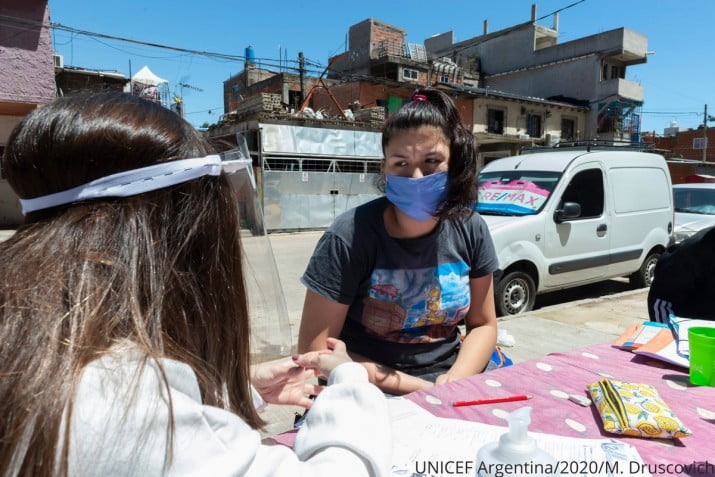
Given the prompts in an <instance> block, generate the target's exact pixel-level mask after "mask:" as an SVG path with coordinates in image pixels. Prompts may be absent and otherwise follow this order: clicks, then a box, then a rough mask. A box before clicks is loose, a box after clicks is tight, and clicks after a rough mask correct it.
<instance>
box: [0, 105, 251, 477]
mask: <svg viewBox="0 0 715 477" xmlns="http://www.w3.org/2000/svg"><path fill="white" fill-rule="evenodd" d="M211 152H212V150H211V147H210V146H209V144H208V143H207V142H206V140H204V138H203V137H202V136H201V135H200V134H199V133H198V132H197V131H196V130H195V129H194V128H193V127H192V126H191V125H189V124H188V123H187V122H186V121H184V120H183V119H181V118H180V117H179V116H178V115H176V114H175V113H173V112H171V111H169V110H167V109H165V108H163V107H161V106H160V105H157V104H155V103H152V102H149V101H145V100H143V99H139V98H137V97H134V96H130V95H125V94H120V93H99V94H86V95H85V94H83V95H76V96H71V97H65V98H60V99H57V100H55V101H54V102H52V103H50V104H49V105H46V106H44V107H41V108H39V109H37V110H35V111H34V112H32V113H31V114H29V115H28V116H26V117H25V118H24V119H23V120H22V122H21V123H20V124H19V125H18V126H17V127H16V128H15V130H14V131H13V132H12V134H11V136H10V139H9V143H8V146H7V149H6V151H5V155H4V156H3V159H2V170H3V175H4V176H5V177H6V178H7V180H8V182H9V183H10V184H11V186H12V187H13V189H14V190H15V191H16V192H17V194H18V195H19V196H20V197H21V198H34V197H38V196H42V195H46V194H51V193H55V192H59V191H62V190H66V189H70V188H72V187H76V186H78V185H81V184H84V183H87V182H89V181H92V180H94V179H97V178H99V177H102V176H106V175H110V174H114V173H118V172H122V171H127V170H131V169H137V168H141V167H145V166H149V165H153V164H157V163H161V162H166V161H171V160H175V159H183V158H189V157H202V156H205V155H207V154H210V153H211ZM236 204H237V202H236V200H235V195H234V192H233V189H232V187H231V185H230V184H229V182H228V180H227V179H226V177H224V176H223V175H222V176H219V177H202V178H199V179H195V180H192V181H189V182H186V183H183V184H178V185H175V186H172V187H169V188H166V189H161V190H157V191H152V192H147V193H143V194H139V195H136V196H133V197H127V198H117V199H97V200H89V201H84V202H79V203H75V204H69V205H64V206H58V207H54V208H52V209H49V210H42V211H37V212H34V213H31V214H29V215H28V216H27V222H26V224H24V225H23V226H21V227H20V228H19V229H18V230H17V231H16V233H15V234H14V235H13V236H12V237H10V238H9V239H8V240H7V241H5V242H3V243H0V416H2V419H0V442H1V443H2V445H1V446H0V469H2V473H3V474H4V475H58V474H66V472H67V456H68V454H67V452H68V450H67V449H68V447H69V446H68V445H64V446H63V443H67V444H68V443H69V442H70V441H69V433H70V432H71V429H69V425H66V426H64V427H63V426H62V425H61V421H62V415H63V411H64V410H65V409H69V410H70V413H71V409H72V402H73V395H74V392H75V389H76V387H77V384H78V381H79V379H80V376H81V373H82V371H83V368H84V367H85V366H86V365H87V364H88V363H89V362H91V361H93V360H95V359H97V358H99V357H101V356H103V355H105V354H107V353H109V352H111V348H112V346H113V345H116V344H118V343H122V342H126V341H131V342H132V343H133V344H134V345H135V346H136V347H137V348H138V349H139V350H140V351H142V353H143V355H144V356H145V359H144V361H143V366H146V365H147V363H148V362H150V361H155V362H156V363H157V364H158V365H160V361H159V360H160V359H161V358H170V359H175V360H178V361H181V362H183V363H187V364H188V365H189V366H191V368H192V369H193V370H194V372H195V373H196V376H197V379H198V382H199V387H200V389H201V394H202V399H203V402H204V403H205V404H208V405H212V406H217V407H221V408H224V409H229V410H231V411H233V412H235V413H236V414H238V415H239V416H240V417H241V418H242V419H244V420H245V421H246V422H247V423H248V424H249V425H251V426H252V427H260V426H261V425H262V424H263V423H262V421H261V419H260V417H259V416H258V414H257V413H256V411H255V409H254V408H253V405H252V400H251V394H250V388H249V384H248V383H249V323H248V312H247V305H246V296H245V287H244V282H243V275H242V268H241V245H240V230H239V224H238V217H237V205H236ZM160 369H162V368H160ZM138 372H141V368H140V370H139V371H138ZM165 384H166V383H165ZM118 402H119V403H125V402H126V401H122V400H121V399H119V400H118ZM169 406H171V403H169ZM170 413H171V408H170ZM67 422H68V423H69V422H70V421H69V420H67ZM170 422H171V420H170ZM172 436H173V425H172V424H170V425H169V429H167V437H168V439H169V441H168V442H169V443H171V442H172V440H171V438H172ZM137 439H138V440H139V441H141V436H137ZM138 444H139V445H142V443H141V442H138ZM118 445H120V443H118ZM166 455H167V458H166V461H165V463H166V465H168V463H169V462H170V461H171V445H169V447H168V448H167V454H166ZM57 463H59V465H60V467H59V468H57Z"/></svg>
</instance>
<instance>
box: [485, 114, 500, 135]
mask: <svg viewBox="0 0 715 477" xmlns="http://www.w3.org/2000/svg"><path fill="white" fill-rule="evenodd" d="M487 132H490V133H493V134H504V111H503V110H501V109H488V110H487Z"/></svg>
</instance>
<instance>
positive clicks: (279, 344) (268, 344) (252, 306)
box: [221, 143, 292, 363]
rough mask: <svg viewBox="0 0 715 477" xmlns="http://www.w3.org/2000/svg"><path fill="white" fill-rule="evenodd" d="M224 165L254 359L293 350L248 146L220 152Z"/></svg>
mask: <svg viewBox="0 0 715 477" xmlns="http://www.w3.org/2000/svg"><path fill="white" fill-rule="evenodd" d="M239 144H240V143H239ZM221 165H222V169H223V172H224V174H226V177H227V178H228V180H229V182H231V185H232V186H233V188H234V190H235V193H236V200H237V201H238V205H239V207H238V209H239V214H240V226H241V246H242V248H243V276H244V281H245V282H246V293H247V301H248V313H249V316H250V320H251V355H252V356H251V357H252V361H253V362H254V363H259V362H263V361H269V360H271V359H276V358H280V357H284V356H288V355H290V354H291V352H292V333H291V328H290V322H289V319H288V309H287V307H286V303H285V298H284V295H283V287H282V286H281V282H280V278H279V276H278V269H277V267H276V261H275V257H274V256H273V249H272V247H271V242H270V240H269V239H268V235H267V233H266V229H265V225H264V222H263V211H262V208H261V203H260V200H259V198H258V190H257V188H256V180H255V176H254V174H253V167H252V165H251V159H250V156H249V155H248V153H247V151H246V150H245V148H239V149H235V150H231V151H227V152H224V153H222V154H221Z"/></svg>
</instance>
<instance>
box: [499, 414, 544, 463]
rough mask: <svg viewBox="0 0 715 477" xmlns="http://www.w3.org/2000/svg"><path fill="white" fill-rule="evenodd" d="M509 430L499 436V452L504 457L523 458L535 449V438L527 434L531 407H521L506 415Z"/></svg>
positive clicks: (531, 453)
mask: <svg viewBox="0 0 715 477" xmlns="http://www.w3.org/2000/svg"><path fill="white" fill-rule="evenodd" d="M507 421H508V422H509V432H507V433H505V434H502V435H501V437H499V453H500V454H502V455H503V456H505V457H510V458H513V457H519V458H525V457H529V456H530V455H533V454H534V452H535V451H536V450H537V446H536V440H535V439H534V438H533V437H531V436H529V434H528V431H529V424H530V423H531V407H529V406H526V407H521V408H519V409H517V410H516V411H513V412H511V413H509V416H507Z"/></svg>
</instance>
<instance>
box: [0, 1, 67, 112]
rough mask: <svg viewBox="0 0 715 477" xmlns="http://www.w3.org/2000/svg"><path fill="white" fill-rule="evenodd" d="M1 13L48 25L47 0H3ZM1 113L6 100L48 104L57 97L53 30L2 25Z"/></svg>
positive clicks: (0, 28)
mask: <svg viewBox="0 0 715 477" xmlns="http://www.w3.org/2000/svg"><path fill="white" fill-rule="evenodd" d="M0 15H5V16H9V17H16V18H19V19H23V20H30V21H33V22H38V23H42V24H44V25H47V24H48V23H49V21H50V17H49V9H48V7H47V1H42V0H34V1H28V0H2V2H0ZM0 78H2V81H0V114H2V103H25V104H44V103H47V102H49V101H51V100H52V99H54V97H55V68H54V64H53V61H52V44H51V41H50V31H49V29H48V28H46V27H37V28H28V27H27V26H25V25H23V26H17V27H16V26H12V25H10V24H8V23H7V22H3V23H2V24H0Z"/></svg>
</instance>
